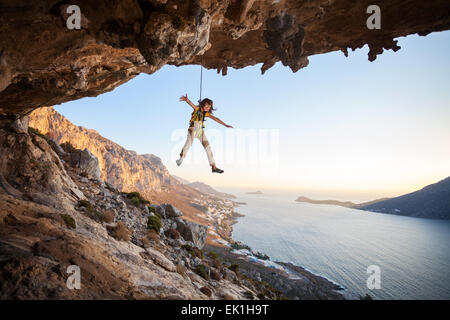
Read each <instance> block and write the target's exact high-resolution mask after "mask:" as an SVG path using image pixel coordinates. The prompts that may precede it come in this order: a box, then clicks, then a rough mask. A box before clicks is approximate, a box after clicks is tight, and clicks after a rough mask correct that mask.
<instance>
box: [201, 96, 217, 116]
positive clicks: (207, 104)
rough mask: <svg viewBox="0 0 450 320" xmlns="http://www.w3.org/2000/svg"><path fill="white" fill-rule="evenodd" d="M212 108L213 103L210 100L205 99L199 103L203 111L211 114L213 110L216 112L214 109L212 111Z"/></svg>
mask: <svg viewBox="0 0 450 320" xmlns="http://www.w3.org/2000/svg"><path fill="white" fill-rule="evenodd" d="M213 106H214V103H213V101H212V100H211V99H208V98H205V99H203V100H202V101H200V108H201V109H202V110H203V111H206V112H210V113H212V112H213V111H214V110H216V109H214V107H213Z"/></svg>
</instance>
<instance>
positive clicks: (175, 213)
mask: <svg viewBox="0 0 450 320" xmlns="http://www.w3.org/2000/svg"><path fill="white" fill-rule="evenodd" d="M182 215H183V213H182V212H181V211H180V210H178V209H177V208H176V207H174V206H173V205H171V204H167V205H166V216H167V218H178V217H181V216H182Z"/></svg>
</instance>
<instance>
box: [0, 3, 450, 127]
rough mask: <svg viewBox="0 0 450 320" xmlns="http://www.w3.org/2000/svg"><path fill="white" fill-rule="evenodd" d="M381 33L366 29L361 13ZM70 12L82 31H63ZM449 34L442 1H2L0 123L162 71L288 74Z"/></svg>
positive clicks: (447, 7)
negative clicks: (334, 55) (313, 60)
mask: <svg viewBox="0 0 450 320" xmlns="http://www.w3.org/2000/svg"><path fill="white" fill-rule="evenodd" d="M373 4H376V5H377V6H378V7H379V8H380V15H381V28H380V29H369V28H368V27H367V23H366V22H367V19H368V18H369V16H370V14H368V13H367V12H368V10H367V9H368V7H369V6H370V5H373ZM70 5H76V6H78V8H79V9H80V13H81V16H80V24H81V29H80V30H77V29H69V28H68V25H67V20H68V19H69V17H71V13H70V12H68V11H67V9H68V7H69V6H70ZM449 28H450V2H449V1H447V0H434V1H419V0H413V1H409V0H380V1H376V3H372V1H368V0H360V1H350V0H309V1H298V0H297V1H295V0H278V1H273V0H267V1H266V0H260V1H258V0H242V1H238V0H223V1H215V0H190V1H180V0H122V1H106V0H97V1H87V0H74V1H55V0H42V1H39V2H38V3H35V2H29V1H8V0H6V1H2V3H1V4H0V34H1V38H0V116H2V117H9V118H12V119H14V118H17V117H18V116H21V115H23V114H26V113H27V112H30V111H31V110H33V109H35V108H37V107H41V106H48V105H54V104H60V103H63V102H66V101H71V100H75V99H79V98H82V97H87V96H97V95H99V94H101V93H104V92H108V91H111V90H113V89H114V88H115V87H117V86H119V85H121V84H123V83H125V82H126V81H128V80H130V79H132V78H134V77H135V76H137V75H138V74H140V73H148V74H151V73H154V72H156V71H157V70H159V69H160V68H161V67H162V66H164V65H166V64H171V65H176V66H181V65H188V64H202V65H203V66H204V67H205V68H208V69H217V70H218V72H220V71H221V72H222V73H223V74H226V72H227V68H228V67H233V68H244V67H246V66H251V65H256V64H259V63H261V64H262V72H263V73H264V72H265V71H266V70H267V69H269V68H270V67H271V66H273V65H274V64H275V63H276V62H278V61H281V62H282V63H283V65H285V66H288V67H290V68H291V69H292V70H293V71H294V72H296V71H298V70H299V69H301V68H303V67H306V66H307V65H308V56H311V55H315V54H322V53H327V52H332V51H338V50H341V51H343V52H344V54H347V50H348V49H352V50H355V49H357V48H361V47H363V46H364V45H366V44H367V45H368V46H369V60H371V61H373V60H374V59H375V58H376V56H377V55H378V54H381V53H382V52H383V50H385V49H391V50H394V51H397V50H398V49H399V46H398V45H397V41H396V40H394V39H395V38H398V37H401V36H406V35H409V34H416V33H417V34H419V35H426V34H428V33H430V32H433V31H443V30H448V29H449Z"/></svg>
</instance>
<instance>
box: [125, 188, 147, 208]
mask: <svg viewBox="0 0 450 320" xmlns="http://www.w3.org/2000/svg"><path fill="white" fill-rule="evenodd" d="M123 194H124V195H125V196H126V197H127V198H128V199H130V202H131V204H132V205H133V206H135V207H140V206H141V205H148V204H150V201H148V200H146V199H144V198H143V197H142V195H141V194H140V193H139V192H137V191H133V192H128V193H127V192H124V193H123Z"/></svg>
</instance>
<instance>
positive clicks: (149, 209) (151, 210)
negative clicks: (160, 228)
mask: <svg viewBox="0 0 450 320" xmlns="http://www.w3.org/2000/svg"><path fill="white" fill-rule="evenodd" d="M147 208H148V211H149V212H153V213H154V214H156V215H157V216H159V217H160V218H161V216H160V215H159V213H156V208H155V207H152V206H147Z"/></svg>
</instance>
